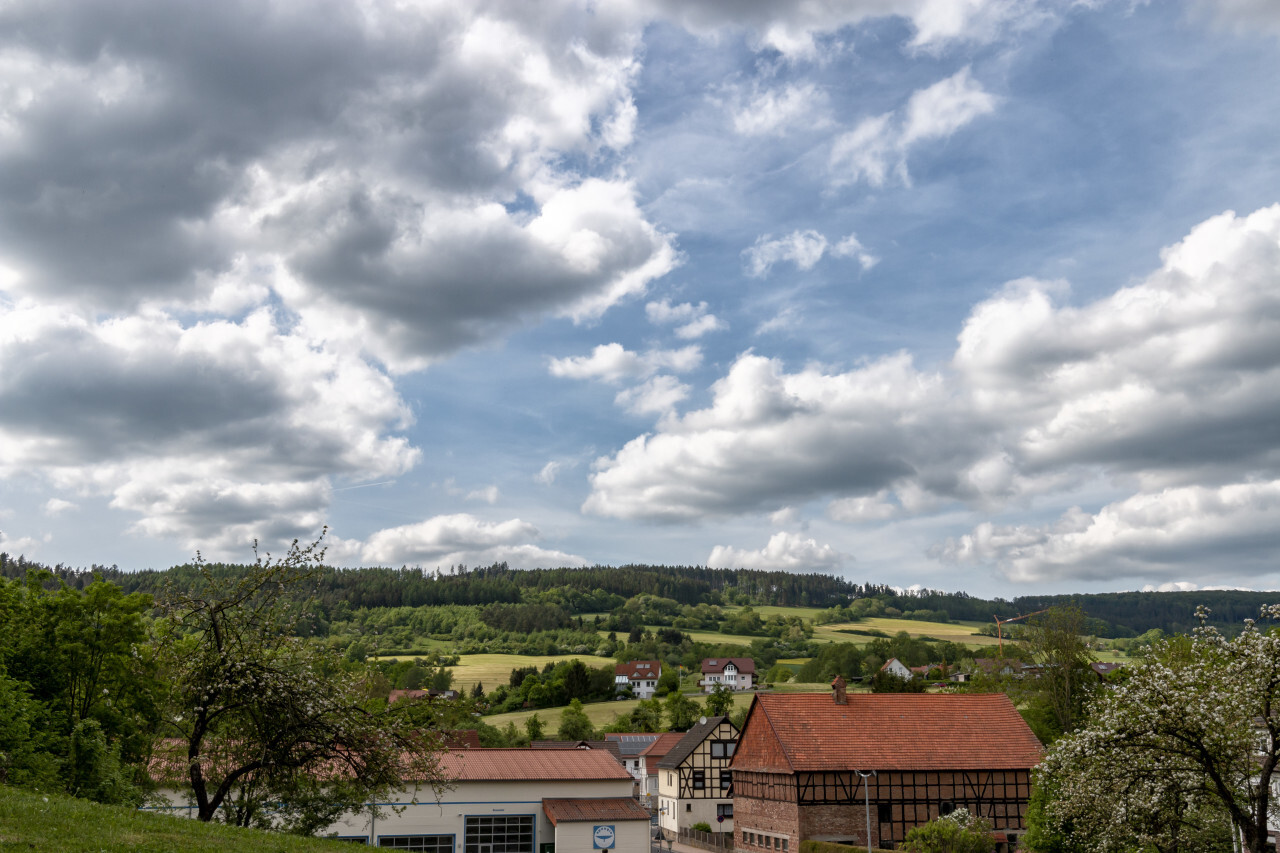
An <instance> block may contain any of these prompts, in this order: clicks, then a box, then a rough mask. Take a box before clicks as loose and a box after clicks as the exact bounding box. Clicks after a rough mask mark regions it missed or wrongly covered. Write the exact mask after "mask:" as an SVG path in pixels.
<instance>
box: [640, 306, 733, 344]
mask: <svg viewBox="0 0 1280 853" xmlns="http://www.w3.org/2000/svg"><path fill="white" fill-rule="evenodd" d="M645 314H646V315H647V316H648V318H649V322H650V323H655V324H657V325H672V324H675V325H676V337H678V338H681V339H683V340H696V339H697V338H700V337H702V336H703V335H705V334H707V333H708V332H714V331H719V330H722V329H727V328H728V327H729V324H728V323H725V322H724V321H723V320H720V319H718V318H717V317H716V316H715V315H714V314H708V313H707V303H705V302H699V303H698V304H697V305H693V304H692V303H689V302H683V303H681V304H679V305H672V304H671V302H670V301H669V300H666V299H664V300H662V301H661V302H650V303H649V304H648V305H646V306H645Z"/></svg>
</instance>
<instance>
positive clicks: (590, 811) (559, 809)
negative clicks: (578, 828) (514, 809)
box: [542, 797, 649, 826]
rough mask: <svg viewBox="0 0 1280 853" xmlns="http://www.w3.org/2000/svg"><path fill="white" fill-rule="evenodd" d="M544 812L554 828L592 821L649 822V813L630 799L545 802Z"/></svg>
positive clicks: (543, 804)
mask: <svg viewBox="0 0 1280 853" xmlns="http://www.w3.org/2000/svg"><path fill="white" fill-rule="evenodd" d="M542 812H543V814H545V815H546V816H547V820H549V821H551V825H552V826H557V825H558V824H560V823H561V822H565V823H573V822H575V821H591V820H643V821H645V822H648V820H649V812H648V810H647V809H645V807H644V806H642V805H640V804H639V803H637V802H636V801H635V800H633V799H631V798H630V797H610V798H608V799H597V800H543V801H542Z"/></svg>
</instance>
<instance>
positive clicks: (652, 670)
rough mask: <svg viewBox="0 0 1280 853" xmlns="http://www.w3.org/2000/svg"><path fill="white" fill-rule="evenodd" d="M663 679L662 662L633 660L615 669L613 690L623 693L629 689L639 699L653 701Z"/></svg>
mask: <svg viewBox="0 0 1280 853" xmlns="http://www.w3.org/2000/svg"><path fill="white" fill-rule="evenodd" d="M660 678H662V662H661V661H656V660H631V661H627V662H626V663H620V664H618V665H617V666H615V667H614V668H613V688H614V690H615V691H616V692H618V693H621V692H623V691H624V690H626V689H627V688H628V687H629V688H631V695H632V696H634V697H635V698H637V699H652V698H653V694H654V691H655V690H657V689H658V679H660Z"/></svg>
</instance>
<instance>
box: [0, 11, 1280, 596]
mask: <svg viewBox="0 0 1280 853" xmlns="http://www.w3.org/2000/svg"><path fill="white" fill-rule="evenodd" d="M1277 79H1280V7H1277V6H1276V5H1275V4H1273V3H1270V2H1267V0H1187V2H1149V3H1142V2H1122V0H1114V2H1107V0H1092V2H1085V0H1080V2H1071V0H1016V1H1015V0H963V2H959V0H911V2H894V3H890V2H887V0H846V2H836V0H798V2H785V3H784V2H768V0H751V2H728V0H685V2H676V0H613V2H567V0H565V1H564V2H550V1H549V2H546V3H539V4H529V3H524V2H505V3H504V2H477V3H472V4H464V5H463V6H459V4H454V3H446V2H420V3H410V4H390V3H382V2H378V0H373V2H369V3H366V4H361V5H359V6H357V5H355V4H346V3H309V4H296V3H269V4H263V3H245V4H218V5H217V6H216V7H206V5H199V4H174V3H164V4H161V3H153V2H146V0H137V2H127V3H125V2H121V3H113V4H109V5H105V6H101V7H95V8H92V9H87V8H85V7H83V6H81V5H80V4H75V3H70V2H68V3H58V2H53V3H47V2H46V3H34V2H33V3H23V2H17V3H13V4H9V5H8V6H6V7H5V9H4V10H3V11H0V550H5V551H8V552H9V553H11V554H19V553H23V554H26V555H27V556H29V557H32V558H34V559H39V560H42V561H45V562H50V563H56V562H62V563H68V564H72V565H89V564H92V563H98V564H107V565H109V564H118V565H120V566H121V567H124V568H144V567H163V566H167V565H171V564H173V563H177V562H181V561H184V560H186V559H188V558H189V557H190V556H192V555H193V554H194V552H195V551H196V550H200V551H201V552H202V553H204V554H205V555H206V556H211V557H216V558H227V559H245V558H248V557H249V556H250V553H251V552H250V543H251V542H252V541H253V540H254V539H255V538H257V539H259V540H261V541H262V542H263V543H265V544H266V545H267V546H268V547H273V548H279V547H281V543H282V542H287V541H288V540H289V539H291V538H293V537H300V538H304V539H306V538H310V537H312V536H314V535H315V534H316V532H317V531H318V530H319V528H320V527H321V526H322V525H325V524H327V525H328V526H329V528H330V535H329V542H330V552H329V554H330V558H331V560H332V561H333V562H335V563H339V564H344V565H353V566H354V565H394V566H400V565H410V566H423V567H426V568H430V569H435V568H437V567H440V568H442V569H447V568H448V567H450V566H452V565H456V564H459V563H465V564H467V565H476V564H486V563H489V562H493V561H496V560H506V561H508V562H509V563H511V564H512V565H515V566H519V567H526V568H532V567H537V566H553V565H584V564H596V563H599V564H611V565H620V564H624V563H629V562H647V563H668V564H704V565H715V566H732V567H737V566H747V567H754V568H768V569H775V568H780V569H785V570H789V571H823V572H829V573H835V574H839V575H842V576H845V577H848V578H850V579H852V580H856V581H872V582H877V583H891V584H894V585H898V586H902V587H909V586H912V585H923V586H928V587H933V588H943V589H964V590H967V591H970V592H973V593H976V594H984V595H1003V596H1013V595H1019V594H1024V593H1032V592H1050V591H1053V592H1056V591H1073V590H1079V591H1094V590H1110V589H1141V588H1147V587H1150V588H1184V589H1185V588H1198V587H1207V586H1242V587H1249V588H1266V589H1273V588H1277V586H1278V585H1280V577H1277V569H1276V556H1277V550H1278V548H1280V427H1277V424H1280V146H1277V145H1276V144H1275V140H1276V139H1277V138H1280V89H1278V88H1277V87H1276V86H1275V81H1276V80H1277Z"/></svg>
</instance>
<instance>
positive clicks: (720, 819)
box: [716, 814, 724, 823]
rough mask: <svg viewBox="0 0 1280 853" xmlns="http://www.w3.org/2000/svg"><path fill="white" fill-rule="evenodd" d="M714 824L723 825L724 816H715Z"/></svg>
mask: <svg viewBox="0 0 1280 853" xmlns="http://www.w3.org/2000/svg"><path fill="white" fill-rule="evenodd" d="M716 823H724V815H722V814H718V815H716Z"/></svg>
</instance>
